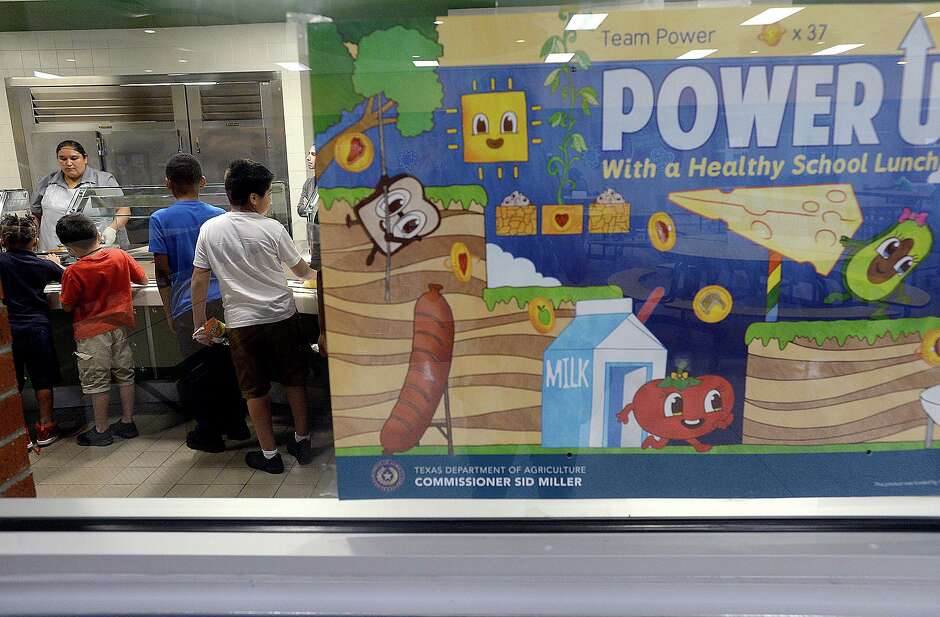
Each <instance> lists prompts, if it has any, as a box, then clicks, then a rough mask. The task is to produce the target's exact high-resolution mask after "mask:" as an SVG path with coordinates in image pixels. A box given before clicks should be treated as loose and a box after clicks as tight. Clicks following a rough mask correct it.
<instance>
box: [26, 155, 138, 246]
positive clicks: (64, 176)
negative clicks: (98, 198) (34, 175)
mask: <svg viewBox="0 0 940 617" xmlns="http://www.w3.org/2000/svg"><path fill="white" fill-rule="evenodd" d="M55 151H56V160H57V161H58V163H59V169H58V171H54V172H52V173H51V174H49V175H48V176H43V177H42V178H40V179H39V182H38V185H37V187H36V195H35V198H34V199H33V204H32V207H31V209H30V210H31V211H32V213H33V216H35V217H36V219H37V221H38V223H39V251H40V252H45V251H51V250H53V249H55V248H56V247H57V246H59V245H60V244H61V243H60V242H59V237H58V236H57V235H56V233H55V225H56V223H58V222H59V219H60V218H62V217H63V216H65V213H66V210H68V207H69V202H71V200H72V196H73V195H74V194H75V191H76V190H77V189H79V188H84V187H91V186H109V187H119V186H120V185H119V184H118V182H117V180H116V179H115V178H114V176H113V175H112V174H110V173H109V172H107V171H100V170H98V169H95V168H94V167H89V166H88V155H87V154H86V153H85V148H84V147H82V144H80V143H78V142H77V141H73V140H71V139H67V140H65V141H63V142H62V143H60V144H59V145H58V146H56V149H55ZM130 213H131V210H130V208H119V209H118V210H116V211H115V214H114V216H113V217H111V216H108V215H107V214H105V213H104V212H100V211H99V209H98V208H94V207H86V208H85V210H84V214H85V216H87V217H89V218H90V219H91V220H93V221H94V222H95V226H96V227H97V228H98V232H99V233H100V234H101V238H102V241H103V243H104V244H111V245H119V246H127V245H128V241H127V230H126V229H124V227H125V225H127V220H128V218H130Z"/></svg>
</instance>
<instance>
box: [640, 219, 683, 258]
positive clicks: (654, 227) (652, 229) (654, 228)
mask: <svg viewBox="0 0 940 617" xmlns="http://www.w3.org/2000/svg"><path fill="white" fill-rule="evenodd" d="M646 233H647V234H649V237H650V242H652V243H653V248H655V249H656V250H657V251H663V252H666V251H671V250H672V247H674V246H675V245H676V224H675V223H674V222H673V220H672V217H671V216H669V215H668V214H666V213H665V212H656V213H654V214H653V215H652V216H651V217H650V220H649V223H647V224H646Z"/></svg>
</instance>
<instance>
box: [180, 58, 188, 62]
mask: <svg viewBox="0 0 940 617" xmlns="http://www.w3.org/2000/svg"><path fill="white" fill-rule="evenodd" d="M179 61H180V62H189V60H184V59H183V58H180V59H179Z"/></svg>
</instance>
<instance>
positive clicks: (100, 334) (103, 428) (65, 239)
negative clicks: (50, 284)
mask: <svg viewBox="0 0 940 617" xmlns="http://www.w3.org/2000/svg"><path fill="white" fill-rule="evenodd" d="M56 234H57V235H58V236H59V240H60V241H61V242H62V244H64V245H65V248H67V249H68V251H69V253H70V254H71V255H72V256H73V257H76V258H77V259H78V261H77V262H75V263H74V264H72V265H71V266H69V267H68V268H66V269H65V272H64V273H63V274H62V294H61V296H60V298H61V301H62V308H63V309H64V310H65V311H70V312H73V313H74V323H73V329H74V333H75V341H76V343H77V346H78V352H77V354H76V355H77V356H78V374H79V378H80V379H81V382H82V392H83V393H85V394H88V395H91V401H92V406H93V408H94V412H95V426H94V427H92V428H91V429H89V430H88V431H85V432H84V433H82V434H81V435H79V436H78V438H77V440H76V441H77V442H78V445H80V446H107V445H110V444H112V443H113V442H114V438H113V436H112V434H114V435H117V436H119V437H123V438H125V439H131V438H133V437H137V435H139V433H138V431H137V426H136V425H135V424H134V354H133V351H132V350H131V345H130V342H129V341H128V339H127V334H128V332H127V331H128V329H129V328H133V327H134V325H135V321H134V306H133V302H132V300H131V283H136V284H138V285H146V284H147V275H146V273H145V272H144V270H143V268H141V267H140V265H138V263H137V262H136V261H134V258H133V257H131V256H130V255H128V254H127V253H125V252H124V251H122V250H120V249H114V248H101V238H100V236H99V235H98V230H97V228H96V227H95V224H94V223H93V222H92V221H91V219H89V218H88V217H86V216H84V215H82V214H71V215H68V216H64V217H62V218H61V219H60V220H59V222H58V223H56ZM112 375H113V376H114V380H115V381H116V382H117V383H118V386H119V389H120V392H121V408H122V417H121V419H120V420H118V421H117V422H114V423H113V424H111V425H110V426H108V402H109V400H110V398H111V376H112Z"/></svg>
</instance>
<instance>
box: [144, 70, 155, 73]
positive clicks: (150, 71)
mask: <svg viewBox="0 0 940 617" xmlns="http://www.w3.org/2000/svg"><path fill="white" fill-rule="evenodd" d="M144 73H153V69H144Z"/></svg>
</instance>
